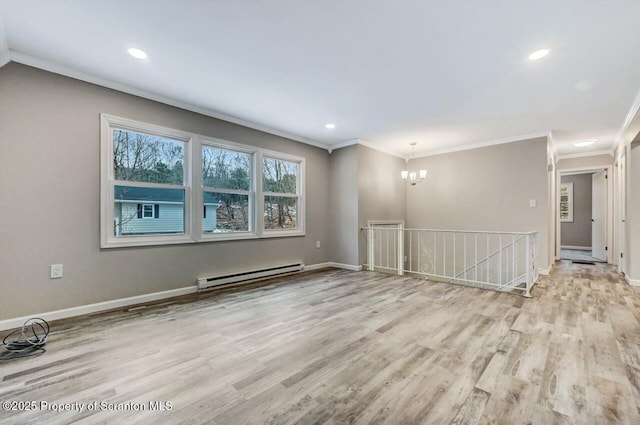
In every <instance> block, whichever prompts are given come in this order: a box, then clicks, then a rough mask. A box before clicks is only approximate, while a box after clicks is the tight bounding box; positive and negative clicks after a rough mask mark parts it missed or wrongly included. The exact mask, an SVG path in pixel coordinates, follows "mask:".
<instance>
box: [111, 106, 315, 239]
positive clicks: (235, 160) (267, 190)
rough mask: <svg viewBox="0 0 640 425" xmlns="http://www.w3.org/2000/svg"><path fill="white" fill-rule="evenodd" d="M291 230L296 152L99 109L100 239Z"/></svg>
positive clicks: (299, 192)
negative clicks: (282, 150)
mask: <svg viewBox="0 0 640 425" xmlns="http://www.w3.org/2000/svg"><path fill="white" fill-rule="evenodd" d="M192 161H193V164H194V166H192ZM298 235H304V158H301V157H297V156H292V155H287V154H283V153H279V152H273V151H267V150H263V149H260V148H256V147H252V146H246V145H241V144H237V143H234V142H229V141H225V140H219V139H212V138H208V137H204V136H199V135H197V134H193V133H188V132H184V131H180V130H174V129H170V128H164V127H160V126H156V125H151V124H145V123H141V122H136V121H132V120H128V119H124V118H119V117H113V116H110V115H106V114H102V115H101V247H103V248H110V247H123V246H142V245H162V244H171V243H189V242H207V241H215V240H228V239H247V238H266V237H277V236H298Z"/></svg>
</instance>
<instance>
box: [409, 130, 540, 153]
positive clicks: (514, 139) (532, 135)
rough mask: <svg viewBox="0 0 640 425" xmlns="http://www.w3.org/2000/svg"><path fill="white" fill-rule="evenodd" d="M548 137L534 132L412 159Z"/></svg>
mask: <svg viewBox="0 0 640 425" xmlns="http://www.w3.org/2000/svg"><path fill="white" fill-rule="evenodd" d="M549 135H550V132H549V131H539V132H535V133H529V134H522V135H519V136H513V137H505V138H503V139H495V140H489V141H485V142H479V143H474V144H471V145H464V146H456V147H453V148H445V149H437V150H434V151H430V152H423V153H418V154H416V155H414V157H413V159H417V158H425V157H428V156H435V155H442V154H446V153H453V152H462V151H468V150H472V149H478V148H486V147H489V146H496V145H505V144H507V143H517V142H526V141H527V140H531V139H537V138H539V137H547V138H548V137H549Z"/></svg>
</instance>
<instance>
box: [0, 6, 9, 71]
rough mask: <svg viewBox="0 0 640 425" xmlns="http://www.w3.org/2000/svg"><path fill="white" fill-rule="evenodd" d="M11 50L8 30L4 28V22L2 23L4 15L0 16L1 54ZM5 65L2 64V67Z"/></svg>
mask: <svg viewBox="0 0 640 425" xmlns="http://www.w3.org/2000/svg"><path fill="white" fill-rule="evenodd" d="M8 50H9V40H8V39H7V32H6V31H5V29H4V24H3V23H2V17H1V16H0V54H2V53H4V52H6V51H8ZM2 66H4V64H2V65H0V67H2Z"/></svg>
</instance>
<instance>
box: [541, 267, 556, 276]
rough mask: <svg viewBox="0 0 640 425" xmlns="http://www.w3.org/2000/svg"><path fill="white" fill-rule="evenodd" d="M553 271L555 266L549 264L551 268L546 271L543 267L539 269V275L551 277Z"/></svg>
mask: <svg viewBox="0 0 640 425" xmlns="http://www.w3.org/2000/svg"><path fill="white" fill-rule="evenodd" d="M552 269H553V264H549V267H547V268H546V269H544V268H542V267H538V274H539V275H542V276H549V275H550V274H551V270H552Z"/></svg>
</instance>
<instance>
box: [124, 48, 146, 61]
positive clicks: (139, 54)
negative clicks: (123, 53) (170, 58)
mask: <svg viewBox="0 0 640 425" xmlns="http://www.w3.org/2000/svg"><path fill="white" fill-rule="evenodd" d="M127 52H128V53H129V54H130V55H131V56H133V57H134V58H136V59H146V58H147V54H146V53H145V52H144V51H143V50H140V49H136V48H135V47H132V48H130V49H127Z"/></svg>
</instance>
